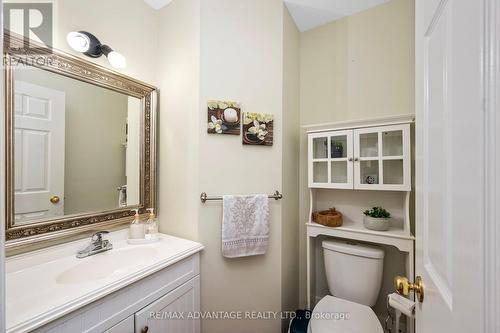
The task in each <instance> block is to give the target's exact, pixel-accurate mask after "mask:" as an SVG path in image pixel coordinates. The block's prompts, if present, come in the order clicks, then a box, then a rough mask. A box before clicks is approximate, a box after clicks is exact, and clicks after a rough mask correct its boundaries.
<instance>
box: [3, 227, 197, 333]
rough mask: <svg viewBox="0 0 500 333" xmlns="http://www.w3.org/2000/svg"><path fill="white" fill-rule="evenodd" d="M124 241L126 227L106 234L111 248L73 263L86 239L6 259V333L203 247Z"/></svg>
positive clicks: (168, 239)
mask: <svg viewBox="0 0 500 333" xmlns="http://www.w3.org/2000/svg"><path fill="white" fill-rule="evenodd" d="M127 237H128V230H127V229H125V230H120V231H116V232H113V233H110V234H109V235H106V236H105V237H104V238H106V239H109V240H110V241H111V243H112V244H113V249H112V250H110V251H107V252H103V253H99V254H96V255H94V256H90V257H87V258H84V259H77V258H76V252H77V251H78V250H82V249H83V248H85V247H86V246H87V245H88V244H89V242H90V239H84V240H79V241H75V242H71V243H67V244H63V245H58V246H54V247H49V248H46V249H43V250H39V251H33V252H30V253H26V254H22V255H18V256H14V257H10V258H8V259H7V261H6V272H7V274H6V294H7V295H6V298H7V299H6V302H7V332H9V333H11V332H27V331H30V330H33V329H35V328H37V327H40V326H42V325H45V324H47V323H49V322H51V321H53V320H55V319H57V318H59V317H62V316H64V315H65V314H68V313H70V312H72V311H75V310H76V309H78V308H81V307H82V306H84V305H87V304H89V303H91V302H93V301H96V300H98V299H100V298H102V297H103V296H106V295H108V294H110V293H112V292H114V291H116V290H118V289H120V288H123V287H125V286H127V285H129V284H131V283H133V282H135V281H138V280H140V279H142V278H144V277H145V276H148V275H150V274H152V273H154V272H157V271H159V270H161V269H163V268H165V267H167V266H169V265H172V264H174V263H176V262H178V261H180V260H182V259H184V258H187V257H189V256H191V255H193V254H195V253H197V252H199V251H201V250H202V249H203V245H201V244H199V243H196V242H193V241H189V240H185V239H181V238H177V237H172V236H168V235H163V234H161V235H160V237H161V238H160V240H159V241H158V242H156V243H152V244H145V245H129V244H128V243H127V241H126V238H127ZM111 256H114V257H111ZM110 258H113V260H109V259H110ZM110 263H113V264H111V265H110ZM87 274H88V276H89V277H90V278H89V279H88V280H86V279H85V277H86V276H87ZM82 277H83V280H82ZM79 279H80V280H82V281H79Z"/></svg>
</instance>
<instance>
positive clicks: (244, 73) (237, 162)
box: [197, 0, 283, 333]
mask: <svg viewBox="0 0 500 333" xmlns="http://www.w3.org/2000/svg"><path fill="white" fill-rule="evenodd" d="M282 16H283V8H282V2H281V0H239V1H234V0H202V1H201V85H200V86H201V91H200V95H201V100H200V106H199V110H200V114H201V115H202V116H201V118H200V120H199V133H200V136H199V143H198V144H199V153H200V158H199V161H200V163H199V165H198V168H199V171H198V172H199V191H200V192H201V191H205V192H207V193H208V194H226V193H234V194H247V193H272V192H274V190H276V189H280V190H281V186H282V169H281V166H282V136H281V133H282V118H283V115H282V70H283V69H282V47H283V45H282V33H283V32H282V30H283V26H282ZM209 99H230V100H238V101H240V102H241V105H242V109H243V110H244V111H248V112H269V113H272V114H273V115H274V133H276V134H275V136H274V145H273V146H272V147H262V146H243V145H242V143H241V136H225V135H209V134H207V132H206V126H207V119H206V102H207V100H209ZM197 206H198V207H199V210H200V214H199V240H200V241H201V242H202V243H203V244H204V245H205V246H206V249H205V251H203V253H202V260H201V274H202V278H201V281H202V284H201V290H202V295H201V299H202V301H201V302H202V303H201V304H202V309H203V310H204V311H214V310H226V311H279V310H280V309H281V254H282V253H281V241H282V236H281V222H282V217H281V202H276V201H270V221H269V222H270V243H269V248H268V251H267V253H266V254H265V255H263V256H256V257H250V258H241V259H225V258H223V257H222V256H221V220H222V205H221V203H220V202H215V203H210V204H207V205H200V204H199V203H198V205H197ZM280 327H281V322H280V321H279V320H251V321H247V320H239V321H214V320H212V321H210V320H209V321H204V322H203V325H202V330H203V332H204V333H211V332H212V333H219V332H240V333H250V332H262V333H266V332H269V333H271V332H273V333H274V332H278V331H279V330H280Z"/></svg>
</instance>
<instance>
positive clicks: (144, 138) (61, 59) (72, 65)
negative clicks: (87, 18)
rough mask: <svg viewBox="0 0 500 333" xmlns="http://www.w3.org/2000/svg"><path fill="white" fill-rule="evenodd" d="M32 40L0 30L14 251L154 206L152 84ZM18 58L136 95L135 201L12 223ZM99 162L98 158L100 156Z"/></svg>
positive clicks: (9, 215) (9, 241)
mask: <svg viewBox="0 0 500 333" xmlns="http://www.w3.org/2000/svg"><path fill="white" fill-rule="evenodd" d="M33 45H37V43H36V42H33V41H31V40H30V41H27V40H25V39H24V38H23V37H21V36H19V35H17V34H14V33H11V32H9V31H5V32H4V77H5V111H6V125H5V126H6V128H5V133H6V147H5V148H6V149H5V150H6V164H7V165H6V216H5V221H6V228H5V229H6V232H5V236H6V248H7V250H17V249H22V248H24V247H32V246H34V245H35V246H36V245H39V246H40V245H42V244H43V243H44V242H45V243H46V242H47V241H50V242H54V241H58V240H59V241H61V240H62V239H63V238H71V237H72V238H74V237H75V236H77V235H78V234H85V233H89V232H91V231H97V230H104V229H110V228H113V227H117V226H119V225H120V224H124V223H130V221H131V218H130V217H131V216H132V215H133V213H132V212H131V209H132V208H139V209H140V212H141V214H144V213H146V211H145V209H146V208H149V207H154V208H156V100H157V89H156V88H155V87H153V86H151V85H149V84H146V83H144V82H141V81H138V80H135V79H133V78H130V77H127V76H124V75H122V74H120V73H117V72H114V71H111V70H109V69H107V68H105V67H102V66H99V65H96V64H94V63H91V62H89V61H86V60H83V59H81V58H78V57H75V56H72V55H69V54H67V53H64V52H62V51H59V50H55V49H48V48H46V47H45V48H43V47H39V48H36V50H35V51H34V49H33ZM20 62H21V63H24V64H26V65H29V66H34V67H37V68H40V69H43V70H46V71H50V72H53V73H57V74H60V75H63V76H66V77H70V78H74V79H76V80H80V81H83V82H87V83H90V84H93V85H96V86H100V87H104V88H107V89H110V90H114V91H116V92H120V93H123V94H125V95H128V96H132V97H136V98H139V99H140V100H141V104H142V110H141V112H142V114H141V142H142V145H141V152H140V156H141V158H140V203H139V205H138V206H133V207H125V208H119V209H114V210H109V211H98V212H92V213H83V214H76V215H71V216H62V217H56V218H54V219H51V220H44V221H40V222H35V223H32V224H26V225H14V223H13V222H14V144H15V143H14V112H15V110H14V77H13V76H14V68H15V67H16V64H19V63H20ZM102 163H104V161H102Z"/></svg>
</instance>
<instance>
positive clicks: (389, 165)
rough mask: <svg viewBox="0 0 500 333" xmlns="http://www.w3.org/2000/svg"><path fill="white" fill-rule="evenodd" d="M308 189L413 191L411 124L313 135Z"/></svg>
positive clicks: (311, 135)
mask: <svg viewBox="0 0 500 333" xmlns="http://www.w3.org/2000/svg"><path fill="white" fill-rule="evenodd" d="M308 141H309V143H308V144H309V149H308V151H309V168H308V169H309V187H310V188H332V189H356V190H388V191H410V190H411V167H410V163H411V161H410V124H398V125H387V126H377V127H364V128H354V129H344V130H334V131H324V132H317V133H310V134H309V136H308Z"/></svg>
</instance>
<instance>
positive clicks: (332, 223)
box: [312, 208, 342, 227]
mask: <svg viewBox="0 0 500 333" xmlns="http://www.w3.org/2000/svg"><path fill="white" fill-rule="evenodd" d="M312 220H313V221H314V222H316V223H319V224H322V225H324V226H327V227H340V226H341V225H342V214H341V213H340V212H337V211H336V210H335V208H330V209H329V210H324V211H321V212H314V213H313V214H312Z"/></svg>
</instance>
